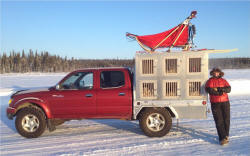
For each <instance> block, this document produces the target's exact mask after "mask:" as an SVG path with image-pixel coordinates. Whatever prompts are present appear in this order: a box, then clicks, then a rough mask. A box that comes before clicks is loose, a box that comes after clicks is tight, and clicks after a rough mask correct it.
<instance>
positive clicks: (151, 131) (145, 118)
mask: <svg viewBox="0 0 250 156" xmlns="http://www.w3.org/2000/svg"><path fill="white" fill-rule="evenodd" d="M139 124H140V128H141V129H142V131H143V132H144V133H145V134H146V135H147V136H149V137H162V136H165V135H166V134H167V133H168V132H169V131H170V129H171V127H172V118H171V115H170V114H169V112H168V111H167V110H166V109H164V108H152V109H146V110H145V111H144V112H142V114H141V117H140V119H139Z"/></svg>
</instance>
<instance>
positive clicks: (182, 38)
mask: <svg viewBox="0 0 250 156" xmlns="http://www.w3.org/2000/svg"><path fill="white" fill-rule="evenodd" d="M196 14H197V11H192V12H191V14H190V16H189V17H187V18H186V19H185V20H184V21H183V22H182V23H181V24H179V25H178V26H176V27H174V28H172V29H170V30H167V31H164V32H162V33H158V34H153V35H144V36H138V35H135V34H131V33H127V34H126V36H127V37H128V38H131V39H134V40H136V41H137V42H138V43H139V45H140V46H141V47H142V48H143V49H144V50H146V51H147V52H150V53H152V52H154V51H155V50H156V49H158V48H169V49H168V51H169V52H170V49H171V48H173V47H175V48H182V49H184V50H189V49H190V48H192V47H194V44H193V37H194V35H195V26H194V25H192V24H191V23H190V20H191V19H193V18H194V17H195V16H196Z"/></svg>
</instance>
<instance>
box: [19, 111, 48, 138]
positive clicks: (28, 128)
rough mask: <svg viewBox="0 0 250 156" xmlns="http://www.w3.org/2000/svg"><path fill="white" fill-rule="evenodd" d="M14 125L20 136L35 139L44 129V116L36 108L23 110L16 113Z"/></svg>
mask: <svg viewBox="0 0 250 156" xmlns="http://www.w3.org/2000/svg"><path fill="white" fill-rule="evenodd" d="M15 125H16V129H17V131H18V133H19V134H20V135H22V136H24V137H26V138H37V137H39V136H40V135H42V133H43V132H44V130H45V129H46V116H45V115H44V113H43V112H42V111H41V110H39V109H37V108H32V107H27V108H23V109H21V110H20V111H19V112H18V113H17V116H16V121H15Z"/></svg>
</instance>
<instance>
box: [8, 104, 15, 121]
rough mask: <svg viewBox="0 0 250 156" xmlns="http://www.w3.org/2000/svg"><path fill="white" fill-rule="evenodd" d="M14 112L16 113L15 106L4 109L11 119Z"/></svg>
mask: <svg viewBox="0 0 250 156" xmlns="http://www.w3.org/2000/svg"><path fill="white" fill-rule="evenodd" d="M15 113H16V109H15V108H12V107H8V108H7V109H6V115H7V117H8V119H10V120H12V119H13V117H14V116H15Z"/></svg>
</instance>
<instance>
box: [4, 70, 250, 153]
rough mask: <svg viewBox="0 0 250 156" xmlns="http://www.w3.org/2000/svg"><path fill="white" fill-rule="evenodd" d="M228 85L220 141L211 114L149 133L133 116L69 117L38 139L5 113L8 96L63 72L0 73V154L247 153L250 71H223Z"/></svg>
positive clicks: (49, 82) (57, 77)
mask: <svg viewBox="0 0 250 156" xmlns="http://www.w3.org/2000/svg"><path fill="white" fill-rule="evenodd" d="M225 75H226V79H227V80H228V81H229V83H230V84H231V86H232V93H230V94H229V96H230V101H231V129H230V143H229V145H227V146H220V145H219V144H218V140H217V132H216V129H215V125H214V121H213V118H212V114H211V113H209V114H208V118H207V119H206V120H180V122H179V125H178V126H177V124H176V123H177V122H176V120H175V119H174V120H173V127H172V129H171V131H170V133H169V134H168V135H166V136H165V137H161V138H149V137H147V136H145V135H144V134H143V132H142V131H141V129H140V128H139V125H138V122H137V121H121V120H81V121H76V120H75V121H69V122H66V123H64V124H63V125H61V126H58V127H57V130H56V131H54V132H51V133H50V132H48V131H46V132H45V133H44V134H43V135H42V136H41V137H39V138H36V139H26V138H23V137H22V136H20V135H19V134H18V133H17V131H16V129H15V123H14V120H13V121H12V120H9V119H7V117H6V113H5V110H6V108H7V106H8V100H9V97H10V95H11V94H12V93H13V92H14V91H16V90H19V89H23V88H39V87H44V86H52V85H54V84H56V83H57V82H58V81H59V80H60V79H61V78H62V77H63V76H65V74H18V75H16V74H2V75H0V81H1V82H0V100H1V101H0V102H1V104H0V106H1V120H0V137H1V138H0V139H1V146H0V155H11V156H12V155H249V151H250V146H249V143H250V141H249V140H250V89H249V88H250V70H225ZM209 107H210V106H209Z"/></svg>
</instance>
